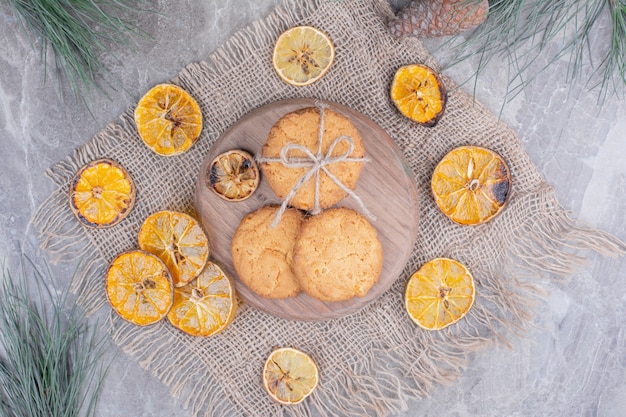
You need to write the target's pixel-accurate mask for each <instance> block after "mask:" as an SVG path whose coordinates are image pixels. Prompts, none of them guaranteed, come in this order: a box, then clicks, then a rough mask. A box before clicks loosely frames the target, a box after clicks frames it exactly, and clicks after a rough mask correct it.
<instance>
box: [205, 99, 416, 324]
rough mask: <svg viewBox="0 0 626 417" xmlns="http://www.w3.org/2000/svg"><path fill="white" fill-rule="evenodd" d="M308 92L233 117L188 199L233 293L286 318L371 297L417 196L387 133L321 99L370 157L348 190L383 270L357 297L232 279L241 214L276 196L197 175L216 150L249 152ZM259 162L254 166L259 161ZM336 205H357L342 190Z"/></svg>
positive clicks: (391, 270) (406, 230)
mask: <svg viewBox="0 0 626 417" xmlns="http://www.w3.org/2000/svg"><path fill="white" fill-rule="evenodd" d="M316 101H317V100H315V99H292V100H285V101H279V102H275V103H271V104H269V105H266V106H263V107H261V108H258V109H256V110H253V111H251V112H250V113H248V114H247V115H246V116H244V117H243V118H241V119H240V120H239V121H237V122H236V123H235V124H234V125H233V126H231V128H230V129H229V130H227V131H226V132H225V133H224V134H223V135H222V136H221V137H220V138H219V139H218V140H217V142H216V143H215V144H214V145H213V147H212V148H211V150H210V152H209V154H208V155H207V156H206V158H205V160H204V162H203V164H202V167H201V168H200V173H199V175H198V181H197V183H196V192H195V207H196V211H197V213H198V215H199V216H200V219H201V220H202V223H203V225H204V227H205V230H206V231H207V233H208V235H209V242H210V246H211V247H210V250H211V252H210V256H211V258H212V259H214V260H215V261H216V262H217V263H218V264H220V265H221V266H222V267H224V268H225V269H226V272H227V273H229V274H230V275H231V276H232V277H233V280H234V282H235V287H236V289H237V292H238V293H239V296H240V297H241V299H242V300H243V301H244V302H245V303H247V304H249V305H251V306H254V307H256V308H258V309H260V310H263V311H265V312H267V313H270V314H272V315H275V316H278V317H282V318H285V319H292V320H305V321H313V320H328V319H333V318H337V317H342V316H345V315H348V314H352V313H354V312H356V311H357V310H359V309H361V308H362V307H364V306H365V305H367V304H369V303H370V302H372V301H373V300H375V299H376V298H378V297H379V296H380V295H381V294H382V293H383V292H385V291H386V290H387V289H389V287H390V286H391V285H392V284H393V282H394V281H395V280H396V279H397V278H398V276H399V275H400V273H401V272H402V270H403V268H404V266H405V265H406V262H407V261H408V259H409V256H410V254H411V251H412V249H413V245H414V243H415V239H416V236H417V226H418V210H417V205H418V200H417V190H416V188H415V182H414V181H413V175H412V173H411V170H410V168H409V167H408V165H407V164H406V162H405V161H404V159H403V157H402V154H401V152H400V150H399V149H398V147H397V145H396V144H395V143H394V142H393V141H392V140H391V138H390V137H389V136H388V135H387V133H385V131H384V130H383V129H381V128H380V127H379V126H378V125H377V124H375V123H374V122H372V121H371V120H370V119H368V118H367V117H365V116H364V115H362V114H360V113H358V112H356V111H354V110H352V109H350V108H348V107H346V106H343V105H340V104H336V103H331V102H326V101H324V103H325V104H327V105H328V107H329V108H331V109H332V110H335V111H336V112H339V113H341V114H343V115H345V116H347V117H348V118H349V119H350V120H351V121H352V123H353V124H354V125H355V126H356V128H357V129H358V130H359V133H360V134H361V137H362V138H363V143H364V145H365V151H366V154H367V156H369V157H370V159H371V162H368V163H365V165H364V167H363V171H362V173H361V176H360V178H359V181H358V183H357V187H356V189H355V190H354V191H355V192H356V194H357V195H358V196H360V198H361V199H362V200H363V202H364V203H365V205H366V206H367V208H368V209H369V210H370V211H371V212H372V213H373V214H374V216H376V220H370V222H371V223H372V225H373V226H374V227H375V228H376V230H377V231H378V237H379V239H380V241H381V243H382V246H383V251H384V261H383V270H382V273H381V275H380V278H379V280H378V282H377V283H376V284H375V285H374V286H373V287H372V289H371V290H370V291H369V292H368V293H367V294H366V295H365V296H364V297H362V298H359V297H354V298H352V299H350V300H347V301H340V302H330V303H329V302H322V301H319V300H316V299H314V298H312V297H310V296H308V295H307V294H305V293H300V294H299V295H298V296H297V297H294V298H288V299H284V300H277V299H270V298H264V297H261V296H259V295H257V294H255V293H254V292H253V291H251V290H250V289H249V288H248V287H247V286H246V285H245V284H244V283H243V282H242V281H240V280H239V277H238V276H237V274H236V272H235V269H234V267H233V263H232V258H231V252H230V242H231V240H232V237H233V235H234V233H235V230H236V229H237V227H238V226H239V223H240V222H241V220H242V219H243V217H244V216H245V215H246V214H248V213H250V212H252V211H255V210H257V209H258V208H260V207H262V206H265V205H267V204H280V203H281V201H280V200H279V199H278V197H277V196H276V195H275V194H274V192H273V191H272V189H271V188H270V187H269V185H268V184H267V181H265V180H264V179H263V175H262V173H261V182H260V184H259V188H258V189H257V190H256V192H255V193H254V194H253V195H252V196H251V197H250V198H248V199H247V200H244V201H241V202H229V201H225V200H223V199H221V198H220V197H219V196H217V195H216V194H215V193H214V192H213V191H212V190H211V189H210V188H209V187H208V186H207V185H206V183H205V181H206V175H207V168H208V166H209V164H210V163H211V161H212V160H213V159H214V158H215V157H216V156H217V155H219V154H220V153H222V152H226V151H229V150H232V149H243V150H245V151H247V152H249V153H250V154H252V155H257V154H258V153H260V151H261V147H262V146H263V144H264V143H265V141H266V139H267V136H268V134H269V131H270V129H271V127H272V126H273V125H274V123H276V121H278V119H280V118H281V117H282V116H283V115H285V114H287V113H289V112H292V111H295V110H298V109H301V108H304V107H312V106H314V105H315V103H316ZM259 168H260V167H259ZM338 206H344V207H348V208H351V209H354V210H357V211H359V207H358V204H357V203H356V202H355V201H353V200H352V199H351V198H350V197H347V198H345V199H343V200H342V201H340V202H339V204H338Z"/></svg>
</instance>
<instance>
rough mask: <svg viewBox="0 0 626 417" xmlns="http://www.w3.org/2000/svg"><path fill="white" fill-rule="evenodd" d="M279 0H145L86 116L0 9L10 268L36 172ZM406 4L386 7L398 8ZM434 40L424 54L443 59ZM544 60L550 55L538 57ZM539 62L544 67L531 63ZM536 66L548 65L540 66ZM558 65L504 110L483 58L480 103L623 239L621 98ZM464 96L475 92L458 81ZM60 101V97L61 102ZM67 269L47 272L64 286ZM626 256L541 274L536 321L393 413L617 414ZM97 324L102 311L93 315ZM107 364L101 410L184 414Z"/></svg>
mask: <svg viewBox="0 0 626 417" xmlns="http://www.w3.org/2000/svg"><path fill="white" fill-rule="evenodd" d="M277 3H278V0H257V1H255V2H248V1H245V0H219V1H218V0H209V1H201V0H175V1H164V0H159V1H158V2H154V3H153V6H152V7H154V8H155V9H156V10H158V11H159V12H160V13H143V14H139V15H138V16H136V18H137V19H138V22H139V25H140V26H141V27H142V28H144V29H145V30H146V31H147V32H148V34H149V35H150V36H149V37H146V38H144V39H139V40H137V41H136V43H135V45H134V48H132V49H130V48H125V47H119V46H112V47H111V48H110V53H108V54H107V55H105V56H104V57H103V60H104V62H105V64H106V66H107V69H108V71H109V76H108V77H107V80H108V82H109V83H110V84H111V86H112V87H113V88H114V90H111V92H110V93H109V98H107V97H105V96H103V95H102V94H94V95H93V96H92V97H90V98H89V100H88V102H89V105H90V107H91V110H92V113H91V114H89V113H88V112H87V111H85V110H84V109H83V108H79V107H77V106H75V105H73V104H72V103H71V100H68V97H69V96H68V95H67V91H66V90H62V92H61V91H60V90H59V86H58V84H57V83H56V80H55V78H54V77H52V78H49V79H48V81H47V82H44V77H43V74H44V71H43V66H42V63H41V57H40V56H39V52H38V51H39V49H38V48H39V46H40V45H39V43H38V41H37V40H33V39H31V38H29V37H28V36H26V35H25V34H24V32H23V31H22V30H21V27H20V25H19V23H18V22H17V21H16V19H15V18H14V17H13V16H12V14H11V10H10V9H9V8H8V7H7V6H6V4H5V3H0V138H1V140H2V144H3V145H4V146H2V147H0V161H1V164H2V167H3V171H4V175H2V176H0V241H1V242H2V244H1V245H0V259H3V260H4V261H5V264H6V265H8V266H11V265H14V264H15V262H16V254H17V253H18V251H19V250H20V248H22V249H23V250H24V251H25V252H26V253H28V254H29V255H30V256H31V257H35V258H37V257H40V258H43V259H46V256H47V255H46V253H45V252H42V251H41V250H40V249H38V244H37V241H36V237H35V233H34V231H33V228H32V227H31V225H30V223H29V222H30V218H31V216H32V215H33V213H34V212H35V210H36V208H37V207H38V206H39V205H40V204H41V202H42V201H43V200H44V199H45V198H46V197H47V196H48V195H49V193H50V192H51V191H52V190H53V188H54V187H53V184H52V182H51V181H49V180H48V179H47V178H45V176H44V173H45V171H46V169H47V168H48V167H49V166H51V165H52V164H53V163H54V162H56V161H58V160H60V159H62V158H63V157H65V156H66V155H67V154H69V153H70V152H71V151H72V150H73V149H75V148H76V147H79V146H80V145H82V144H83V143H84V142H86V141H87V140H89V139H90V138H91V137H92V136H93V135H94V134H95V133H97V132H98V131H99V130H101V129H102V128H103V127H104V126H105V125H106V124H107V123H108V122H110V121H113V120H115V119H116V117H117V116H118V114H120V113H121V112H122V111H123V110H124V109H125V108H126V107H127V106H128V105H129V104H130V103H133V102H135V101H136V100H137V99H138V98H139V97H140V96H141V94H142V93H143V92H145V91H146V90H147V89H148V88H149V87H150V86H152V85H154V84H156V83H158V82H162V81H164V80H167V79H169V78H171V77H173V76H175V75H176V73H177V71H178V70H179V69H180V68H182V67H183V66H184V65H185V64H187V63H189V62H193V61H198V60H200V59H202V58H204V57H205V56H206V55H208V54H209V53H210V52H211V51H213V50H214V49H215V48H216V47H218V46H219V45H220V44H221V43H223V42H224V41H225V40H226V39H228V37H229V36H230V35H232V34H233V33H234V32H235V31H237V30H238V29H240V28H242V27H244V26H245V25H247V24H248V23H250V22H251V21H253V20H255V19H257V18H259V17H262V16H264V15H266V14H267V13H269V12H270V11H271V10H272V8H273V7H274V6H275V5H276V4H277ZM405 3H406V0H396V1H395V2H394V5H395V6H398V5H402V4H405ZM595 30H596V31H597V34H598V36H597V37H595V38H594V39H595V41H594V44H593V45H592V46H593V47H594V48H592V49H593V50H594V51H600V50H602V48H604V47H605V44H604V43H603V41H602V39H603V38H602V35H606V33H607V31H608V30H609V29H608V26H607V25H606V24H603V25H600V26H599V27H598V28H595ZM438 44H439V43H438V42H429V43H428V46H429V47H431V48H432V50H433V51H435V54H436V55H437V56H441V57H442V58H444V57H445V55H446V51H445V48H444V49H441V48H438V46H439V45H438ZM546 62H547V61H546ZM538 63H539V64H541V63H542V62H541V59H540V60H539V61H538ZM544 63H545V62H544ZM477 65H478V62H477V60H469V61H467V62H465V63H463V64H462V65H459V66H456V67H453V68H451V69H449V70H448V71H447V73H448V74H449V75H451V76H452V77H454V78H455V79H456V80H457V81H462V80H464V79H465V77H466V76H467V74H470V73H472V72H473V70H474V69H475V68H476V66H477ZM566 71H567V61H565V60H562V61H557V62H555V63H554V64H552V65H550V66H549V67H548V68H547V69H546V70H545V71H543V72H541V73H540V74H539V75H538V76H537V78H536V79H535V80H534V81H533V82H532V83H531V84H530V85H529V86H528V88H527V89H526V90H525V93H524V94H521V95H519V96H517V97H516V98H515V99H514V100H513V101H511V102H510V103H508V104H506V106H504V107H502V99H503V94H504V85H505V81H506V64H505V62H503V61H502V60H498V62H493V63H492V64H490V65H489V66H488V67H487V69H486V70H485V71H484V72H483V74H482V75H481V76H480V78H479V79H478V82H477V85H476V96H477V98H478V100H480V101H481V102H482V103H483V104H485V105H486V106H487V107H488V108H489V109H490V110H491V111H492V112H494V113H496V114H498V113H499V114H501V117H502V120H503V121H504V122H505V123H507V124H508V125H509V126H511V127H512V128H513V129H514V130H515V131H516V132H517V134H518V136H519V137H520V138H521V140H522V142H523V146H524V148H525V149H526V151H527V152H528V153H529V154H530V156H531V158H532V160H533V161H534V162H535V164H536V165H537V166H538V168H539V170H540V172H541V173H542V174H543V175H544V176H545V178H546V179H547V181H548V182H550V183H552V184H553V185H554V186H555V187H556V190H557V193H558V196H559V199H560V201H561V203H562V204H563V205H564V206H565V207H566V208H567V209H569V210H570V211H571V213H572V216H574V217H577V218H579V219H580V220H582V221H584V222H586V223H588V224H589V225H592V226H594V227H598V228H600V229H603V230H606V231H608V232H610V233H612V234H614V235H615V236H617V237H619V238H621V239H622V240H626V225H625V222H624V218H625V217H626V164H624V163H623V162H622V159H623V154H624V152H625V151H626V102H625V101H624V100H623V99H621V98H620V97H613V98H610V99H609V100H607V101H606V102H605V104H604V106H599V105H598V104H597V102H596V98H597V91H591V92H590V91H589V90H588V89H587V87H586V86H585V85H584V80H583V81H579V82H568V81H567V79H566V77H565V73H566ZM465 88H467V89H468V90H472V89H473V88H474V87H473V86H472V85H471V84H468V85H466V87H465ZM62 97H65V104H63V101H62ZM74 266H75V265H69V264H57V265H52V270H53V272H54V274H55V276H56V277H57V279H58V281H59V282H58V285H67V283H68V281H69V276H70V275H71V271H72V270H73V268H74ZM624 271H626V259H624V258H621V259H607V258H604V257H600V256H595V255H591V256H590V257H589V262H588V264H587V266H585V267H584V268H583V269H581V270H580V272H578V273H576V274H575V275H574V276H572V277H571V279H569V280H565V281H561V282H556V281H550V280H543V281H541V282H540V284H541V286H542V287H543V288H544V289H545V290H546V292H547V296H546V298H545V302H541V303H540V304H539V305H537V306H536V309H535V311H536V316H535V319H534V323H533V326H532V327H531V328H530V329H528V331H527V332H526V334H525V335H524V337H520V338H516V339H512V340H511V341H510V342H511V347H510V348H508V347H505V346H501V347H497V348H492V349H489V350H487V351H483V352H480V353H477V354H475V355H474V356H473V357H472V360H471V361H470V363H469V365H468V368H467V370H466V371H465V373H464V374H463V375H462V376H461V378H460V379H459V380H458V381H457V382H456V383H454V384H452V385H450V386H441V387H437V388H436V389H435V390H434V392H433V394H432V396H431V397H429V398H425V399H423V400H420V401H412V402H410V403H409V404H408V410H407V411H406V412H405V413H403V414H402V416H406V417H409V416H418V415H419V416H441V415H443V416H504V415H506V416H605V417H613V416H615V417H617V416H624V415H626V395H624V392H626V333H625V330H624V329H625V327H624V325H623V323H622V320H623V317H624V316H625V315H626V285H624ZM92 320H93V321H94V324H95V323H96V321H99V323H102V322H103V321H104V320H105V317H104V316H99V315H96V316H95V317H93V319H92ZM108 359H109V360H110V361H111V369H110V372H109V376H108V378H107V380H106V383H105V386H104V390H103V394H102V398H101V402H100V405H99V409H98V416H102V417H106V416H160V415H176V416H186V415H189V414H190V413H189V411H188V410H185V409H184V406H183V404H182V403H181V402H180V401H179V400H176V399H173V398H171V397H170V396H169V393H168V388H167V387H165V386H164V385H163V384H161V383H160V382H159V381H158V380H156V379H155V378H153V377H151V376H150V375H149V374H148V372H146V371H144V370H143V369H141V367H140V366H139V365H138V364H137V363H135V362H134V361H133V360H132V359H130V358H129V357H128V356H126V355H125V354H123V353H122V352H121V350H119V349H118V348H117V347H115V346H113V345H112V344H111V346H110V349H109V351H108Z"/></svg>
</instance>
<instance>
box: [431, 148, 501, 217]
mask: <svg viewBox="0 0 626 417" xmlns="http://www.w3.org/2000/svg"><path fill="white" fill-rule="evenodd" d="M431 185H432V190H433V196H434V198H435V201H436V202H437V205H438V206H439V208H440V209H441V211H443V212H444V214H445V215H446V216H448V217H449V218H450V219H452V220H453V221H455V222H456V223H459V224H463V225H476V224H481V223H485V222H486V221H488V220H490V219H491V218H493V217H494V216H495V215H497V214H498V213H500V211H502V209H503V208H504V206H505V205H506V202H507V199H508V196H509V194H510V191H511V174H510V173H509V168H508V166H507V165H506V162H504V159H502V157H501V156H500V155H498V154H497V153H495V152H493V151H491V150H489V149H485V148H481V147H479V146H462V147H460V148H456V149H453V150H452V151H451V152H450V153H448V154H447V155H446V156H444V157H443V159H442V160H441V162H439V164H438V165H437V167H436V168H435V171H434V173H433V178H432V181H431Z"/></svg>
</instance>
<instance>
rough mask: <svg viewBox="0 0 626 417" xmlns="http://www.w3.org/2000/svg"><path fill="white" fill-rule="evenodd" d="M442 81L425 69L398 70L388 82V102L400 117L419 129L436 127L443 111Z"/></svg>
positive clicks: (403, 68)
mask: <svg viewBox="0 0 626 417" xmlns="http://www.w3.org/2000/svg"><path fill="white" fill-rule="evenodd" d="M446 99H447V94H446V91H445V89H444V86H443V83H442V82H441V79H440V78H439V76H437V74H436V73H435V71H433V70H432V69H431V68H429V67H427V66H426V65H421V64H413V65H406V66H404V67H400V68H399V69H398V71H396V75H395V76H394V77H393V81H392V82H391V101H393V104H395V105H396V107H397V108H398V110H399V111H400V113H402V114H403V115H405V116H406V117H408V118H409V119H411V120H414V121H416V122H418V123H420V124H421V125H424V126H428V127H432V126H435V125H436V124H437V122H438V121H439V119H440V118H441V116H442V115H443V111H444V110H445V107H446Z"/></svg>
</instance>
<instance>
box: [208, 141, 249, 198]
mask: <svg viewBox="0 0 626 417" xmlns="http://www.w3.org/2000/svg"><path fill="white" fill-rule="evenodd" d="M206 182H207V185H208V187H209V188H210V189H211V190H213V191H215V193H216V194H217V195H219V196H220V197H221V198H223V199H224V200H228V201H242V200H245V199H246V198H248V197H250V196H251V195H252V194H253V193H254V191H255V190H256V189H257V187H258V186H259V168H258V167H257V164H256V162H254V158H253V157H252V155H250V154H249V153H248V152H245V151H242V150H239V149H236V150H232V151H228V152H224V153H222V154H220V155H218V156H216V157H215V159H213V161H212V162H211V165H209V168H208V170H207V176H206Z"/></svg>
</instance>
